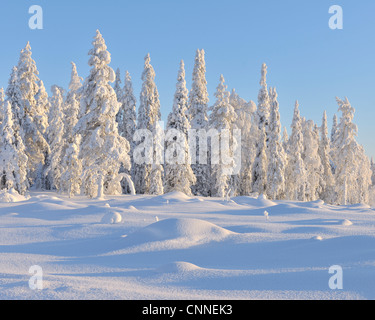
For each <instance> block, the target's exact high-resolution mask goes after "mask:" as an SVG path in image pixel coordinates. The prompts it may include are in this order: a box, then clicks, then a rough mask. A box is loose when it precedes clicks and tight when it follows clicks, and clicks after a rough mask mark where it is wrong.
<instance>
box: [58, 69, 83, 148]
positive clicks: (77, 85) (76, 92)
mask: <svg viewBox="0 0 375 320" xmlns="http://www.w3.org/2000/svg"><path fill="white" fill-rule="evenodd" d="M71 64H72V72H71V77H70V83H69V90H68V93H67V95H66V99H65V103H64V110H63V111H64V139H65V141H67V142H68V141H70V142H72V139H73V138H74V137H73V129H74V127H75V125H76V124H77V122H78V115H79V109H80V98H81V96H80V89H81V88H82V83H81V81H82V80H83V79H82V78H81V77H80V76H79V75H78V72H77V67H76V65H75V63H74V62H71Z"/></svg>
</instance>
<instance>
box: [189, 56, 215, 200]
mask: <svg viewBox="0 0 375 320" xmlns="http://www.w3.org/2000/svg"><path fill="white" fill-rule="evenodd" d="M208 101H209V100H208V92H207V81H206V63H205V52H204V50H203V49H202V50H199V49H198V50H197V52H196V55H195V64H194V70H193V81H192V87H191V90H190V93H189V112H188V115H189V120H190V125H191V129H192V130H193V131H195V132H196V133H197V134H198V137H200V138H198V137H194V138H193V139H195V146H196V148H195V155H193V154H192V159H193V163H192V165H191V168H192V169H193V172H194V175H195V176H196V178H197V183H196V184H195V185H193V186H192V188H191V189H192V192H193V194H194V195H202V196H209V195H210V192H211V190H210V189H211V186H210V176H211V173H210V163H209V156H208V155H209V154H208V150H207V153H206V154H204V155H203V153H204V152H205V151H203V150H200V145H203V144H206V143H207V141H200V140H199V139H204V138H205V135H204V134H200V132H199V131H200V130H202V132H205V133H206V131H207V130H208V127H207V126H208V114H207V112H208ZM190 143H191V142H190ZM191 152H194V150H191ZM201 153H202V154H201ZM204 158H207V163H205V162H206V161H205V159H204ZM194 159H195V161H194Z"/></svg>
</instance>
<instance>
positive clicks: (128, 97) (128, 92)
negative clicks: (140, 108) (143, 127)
mask: <svg viewBox="0 0 375 320" xmlns="http://www.w3.org/2000/svg"><path fill="white" fill-rule="evenodd" d="M118 96H119V95H117V97H118ZM120 99H121V100H120V104H121V105H120V110H119V112H118V114H117V117H116V119H117V123H118V130H119V133H120V135H121V136H122V137H124V138H125V139H126V140H128V141H129V144H130V162H131V170H125V169H124V168H121V170H120V171H121V172H126V173H127V174H130V175H131V176H132V178H133V179H134V176H135V170H134V168H135V164H134V159H133V152H134V148H135V144H134V133H135V130H136V128H137V113H136V99H135V96H134V93H133V84H132V80H131V77H130V74H129V72H128V71H126V75H125V84H124V88H123V90H122V93H121V98H120ZM122 186H123V189H124V191H125V192H126V193H128V192H130V187H129V186H128V185H127V183H126V182H125V181H123V183H122Z"/></svg>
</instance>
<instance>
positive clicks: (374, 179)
mask: <svg viewBox="0 0 375 320" xmlns="http://www.w3.org/2000/svg"><path fill="white" fill-rule="evenodd" d="M371 171H372V174H371V184H372V185H373V186H375V163H374V158H371Z"/></svg>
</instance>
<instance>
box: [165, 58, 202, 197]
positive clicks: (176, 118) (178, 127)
mask: <svg viewBox="0 0 375 320" xmlns="http://www.w3.org/2000/svg"><path fill="white" fill-rule="evenodd" d="M187 110H188V90H187V89H186V81H185V64H184V62H183V61H182V60H181V62H180V69H179V71H178V76H177V84H176V92H175V95H174V101H173V109H172V112H171V113H170V114H169V116H168V122H167V134H166V156H165V158H166V159H165V160H166V161H165V181H164V190H165V192H170V191H174V190H175V191H181V192H183V193H185V194H187V195H191V194H192V193H191V185H193V184H195V183H196V178H195V175H194V173H193V171H192V169H191V166H190V162H191V157H190V150H189V146H188V130H189V129H190V123H189V120H188V117H187V114H186V112H187Z"/></svg>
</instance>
